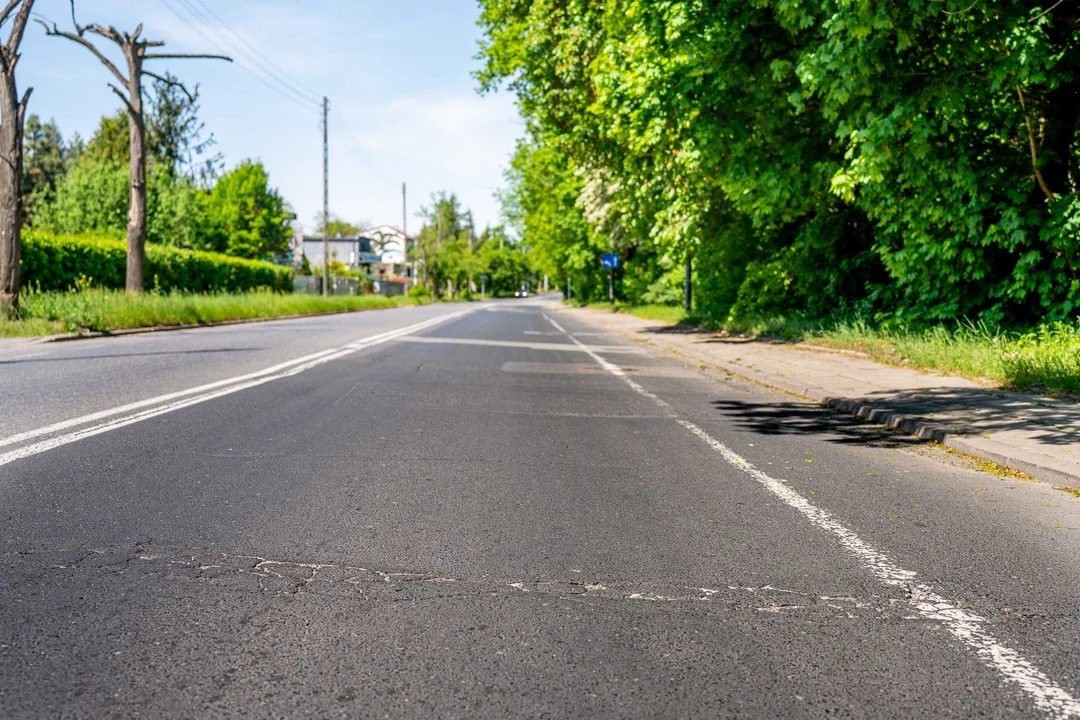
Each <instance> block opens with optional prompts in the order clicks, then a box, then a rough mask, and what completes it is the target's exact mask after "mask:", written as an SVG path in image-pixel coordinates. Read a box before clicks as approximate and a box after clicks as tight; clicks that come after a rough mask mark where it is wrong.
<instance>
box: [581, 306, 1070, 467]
mask: <svg viewBox="0 0 1080 720" xmlns="http://www.w3.org/2000/svg"><path fill="white" fill-rule="evenodd" d="M560 311H561V312H566V313H572V314H574V315H577V316H578V317H581V318H582V319H583V320H587V321H589V322H592V323H596V324H599V325H603V326H605V327H607V328H609V329H611V330H615V331H617V332H620V333H622V334H624V335H627V336H629V337H631V338H633V339H634V340H637V341H640V342H647V343H650V344H652V345H654V346H657V347H660V348H663V349H666V350H670V351H673V352H676V353H679V354H681V355H684V356H687V357H691V358H693V359H695V360H698V361H699V362H705V363H708V364H711V365H715V366H718V367H720V368H722V369H724V370H726V371H728V372H730V373H732V374H734V375H738V376H740V377H743V378H746V379H747V380H751V381H753V382H756V383H759V384H762V385H767V386H769V387H772V388H776V389H779V390H783V391H785V392H789V393H792V394H795V395H799V396H802V397H806V398H809V399H811V400H815V401H817V402H820V403H822V404H825V405H830V406H832V407H835V408H837V409H839V410H843V411H844V412H848V413H851V414H853V415H858V416H859V417H863V418H866V419H867V420H870V421H873V422H876V423H880V424H883V425H889V426H892V427H895V428H899V429H900V430H903V431H905V432H908V433H911V434H913V435H917V436H919V437H921V438H924V439H926V440H933V441H935V442H939V443H941V444H943V445H946V446H948V447H951V448H953V449H955V450H958V451H960V452H964V453H968V454H970V455H974V456H976V457H979V458H983V459H985V460H990V461H992V462H995V463H998V464H1000V465H1005V466H1007V467H1010V468H1013V469H1015V470H1022V471H1023V472H1025V473H1027V474H1028V475H1031V476H1032V477H1034V478H1038V479H1039V480H1044V481H1046V482H1051V483H1055V484H1064V485H1070V486H1072V487H1080V405H1078V404H1075V403H1068V402H1063V401H1060V400H1053V399H1050V398H1043V397H1038V396H1035V395H1026V394H1024V393H1016V392H1009V391H1005V390H995V389H992V388H986V387H983V386H981V385H979V384H977V383H974V382H971V381H970V380H964V379H962V378H956V377H949V376H944V375H930V374H927V373H923V372H919V371H917V370H909V369H906V368H900V367H893V366H891V365H883V364H881V363H877V362H874V361H872V360H868V359H865V358H863V357H860V356H859V354H858V353H845V352H843V351H829V350H826V349H820V350H816V349H810V348H805V347H799V346H792V345H785V344H782V343H773V342H768V341H759V340H747V339H744V338H728V337H721V336H719V335H715V334H713V333H709V332H705V331H697V330H694V329H692V328H687V327H685V326H670V325H662V324H659V323H657V322H656V321H653V320H642V319H641V318H637V317H634V316H632V315H625V314H621V313H609V312H604V311H599V310H589V309H585V308H570V307H566V306H560Z"/></svg>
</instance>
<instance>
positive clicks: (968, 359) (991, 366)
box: [590, 303, 1080, 398]
mask: <svg viewBox="0 0 1080 720" xmlns="http://www.w3.org/2000/svg"><path fill="white" fill-rule="evenodd" d="M590 307H595V308H597V309H609V310H610V309H612V306H610V305H608V304H606V303H596V304H593V305H591V306H590ZM614 309H615V310H616V311H618V312H627V313H631V314H633V315H637V316H638V317H643V318H646V319H649V320H660V321H665V322H671V323H676V322H694V318H692V317H691V318H687V316H686V314H685V313H684V312H683V310H682V308H678V307H671V306H630V305H620V304H616V305H615V307H614ZM706 324H707V323H706ZM715 329H724V330H729V331H733V332H741V333H745V334H747V335H752V336H771V337H779V338H783V339H785V340H792V341H805V342H808V343H812V344H815V345H822V346H826V347H833V348H841V349H845V350H858V351H862V352H865V353H866V354H868V355H869V356H870V357H872V358H874V359H875V360H879V361H881V362H886V363H890V364H895V365H903V366H906V367H912V368H916V369H919V370H926V371H937V372H943V373H949V374H954V375H961V376H964V377H968V378H974V379H977V380H983V381H989V382H991V383H993V384H995V385H998V386H1001V387H1004V388H1009V389H1015V390H1031V391H1036V392H1047V393H1050V394H1057V395H1063V396H1067V397H1071V398H1077V397H1080V320H1078V321H1077V322H1075V323H1063V322H1056V323H1048V324H1045V325H1040V326H1038V327H1036V328H1034V329H1030V330H1003V329H1000V328H995V327H992V326H990V325H988V324H986V323H983V322H971V321H961V322H957V323H955V324H953V325H933V326H930V327H922V328H916V327H910V326H896V327H877V326H874V325H872V324H871V323H868V322H866V321H865V320H863V319H861V318H850V319H847V320H841V321H832V322H823V321H821V320H814V319H810V318H801V317H788V318H783V317H771V318H763V319H758V320H755V321H753V322H748V321H745V320H744V321H743V322H741V323H740V324H739V325H737V326H733V325H726V324H720V326H719V327H718V328H715Z"/></svg>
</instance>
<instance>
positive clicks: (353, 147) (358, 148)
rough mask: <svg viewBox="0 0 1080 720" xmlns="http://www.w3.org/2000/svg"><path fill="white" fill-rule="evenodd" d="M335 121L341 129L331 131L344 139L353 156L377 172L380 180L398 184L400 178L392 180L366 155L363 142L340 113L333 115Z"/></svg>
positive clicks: (343, 142)
mask: <svg viewBox="0 0 1080 720" xmlns="http://www.w3.org/2000/svg"><path fill="white" fill-rule="evenodd" d="M333 121H334V122H336V123H337V126H338V128H340V131H339V130H337V129H332V130H331V131H332V132H333V133H334V136H335V137H337V138H338V139H339V140H341V141H342V144H343V145H344V146H345V149H346V150H348V151H349V152H350V153H352V155H353V157H355V158H356V159H357V160H359V161H360V162H361V163H362V164H364V165H365V166H366V167H367V168H368V170H370V171H371V172H372V173H374V174H375V176H376V177H377V178H379V180H381V181H383V182H385V183H387V184H392V185H397V184H398V183H399V182H400V180H390V179H389V178H388V177H387V176H386V175H384V174H383V173H382V172H380V171H379V169H378V168H376V167H375V166H374V165H373V164H372V163H371V160H370V158H366V157H364V153H363V151H362V148H363V144H362V143H361V142H360V141H359V140H357V138H356V135H355V134H354V133H353V131H352V130H351V129H350V128H349V126H348V125H347V124H346V123H345V121H344V120H342V119H341V117H340V114H335V115H334V116H333Z"/></svg>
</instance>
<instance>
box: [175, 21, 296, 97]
mask: <svg viewBox="0 0 1080 720" xmlns="http://www.w3.org/2000/svg"><path fill="white" fill-rule="evenodd" d="M176 2H178V3H180V4H181V5H182V6H183V7H184V8H185V9H186V10H187V11H188V12H190V13H191V14H192V15H193V16H194V17H195V18H196V19H201V20H202V21H203V22H204V23H206V24H207V26H208V27H209V28H210V29H211V30H212V31H214V33H215V34H216V35H218V36H219V37H220V38H221V39H222V40H224V41H225V45H229V44H230V43H229V42H228V39H227V38H225V37H224V36H222V35H221V34H220V33H219V32H217V31H216V29H215V28H213V25H212V23H209V22H208V21H207V20H206V18H205V17H203V16H202V15H201V14H200V13H198V12H197V11H194V10H193V9H192V8H191V7H190V6H189V5H187V4H186V2H185V0H176ZM161 4H162V5H164V6H165V8H166V9H168V11H169V12H171V13H172V14H173V15H175V16H176V17H177V18H178V19H179V20H180V21H181V22H183V23H184V24H185V25H187V26H188V27H190V28H191V29H192V30H194V31H195V32H196V33H197V34H198V35H199V36H200V37H202V38H203V39H204V40H206V42H208V43H210V44H211V45H212V46H214V47H215V48H216V49H218V50H219V51H221V52H222V53H225V54H228V53H229V50H228V49H227V48H226V47H224V46H223V45H222V43H221V42H218V41H217V40H214V39H213V38H211V37H210V36H209V35H207V34H206V33H205V32H204V31H203V29H202V28H200V27H199V26H198V25H196V24H195V23H193V22H191V20H189V19H188V18H187V17H185V16H184V15H183V14H181V13H180V11H178V10H177V9H176V8H175V7H173V6H172V4H171V2H170V0H161ZM233 54H238V53H235V52H234V53H233ZM240 55H243V54H240ZM245 59H246V58H244V57H238V58H237V64H238V65H240V67H242V68H244V69H245V70H247V71H248V73H250V74H251V75H252V77H254V78H255V79H256V80H258V81H259V82H261V83H262V84H263V85H265V86H266V87H268V88H270V89H271V90H273V91H274V92H276V93H278V94H279V95H281V96H282V97H284V98H285V99H286V100H289V101H291V102H293V103H295V104H297V105H299V106H300V107H303V108H307V109H312V108H313V107H316V106H317V104H316V103H314V102H313V101H311V100H310V99H308V98H307V97H306V96H304V95H301V94H300V93H298V92H297V91H295V90H292V88H290V87H289V86H288V85H287V84H284V83H282V81H281V80H280V79H278V78H276V77H275V76H274V75H273V73H270V72H268V71H267V70H266V69H264V68H262V67H260V66H259V65H258V64H254V65H252V64H251V63H250V60H248V61H247V62H245ZM257 70H258V71H261V72H262V73H263V74H265V75H266V76H267V77H269V78H270V80H277V81H278V82H279V83H281V84H282V86H283V87H284V88H286V89H287V90H289V91H290V92H291V94H290V92H286V91H284V90H282V87H279V86H277V85H274V84H272V83H271V82H270V80H267V79H266V78H265V77H263V75H261V74H259V72H257Z"/></svg>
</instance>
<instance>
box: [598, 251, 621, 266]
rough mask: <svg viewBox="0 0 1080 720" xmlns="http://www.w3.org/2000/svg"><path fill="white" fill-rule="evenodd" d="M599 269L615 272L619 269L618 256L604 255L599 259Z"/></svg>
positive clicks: (613, 254)
mask: <svg viewBox="0 0 1080 720" xmlns="http://www.w3.org/2000/svg"><path fill="white" fill-rule="evenodd" d="M600 267H603V268H607V269H608V270H615V269H616V268H618V267H619V256H618V255H616V254H615V253H604V254H603V256H601V258H600Z"/></svg>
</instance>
